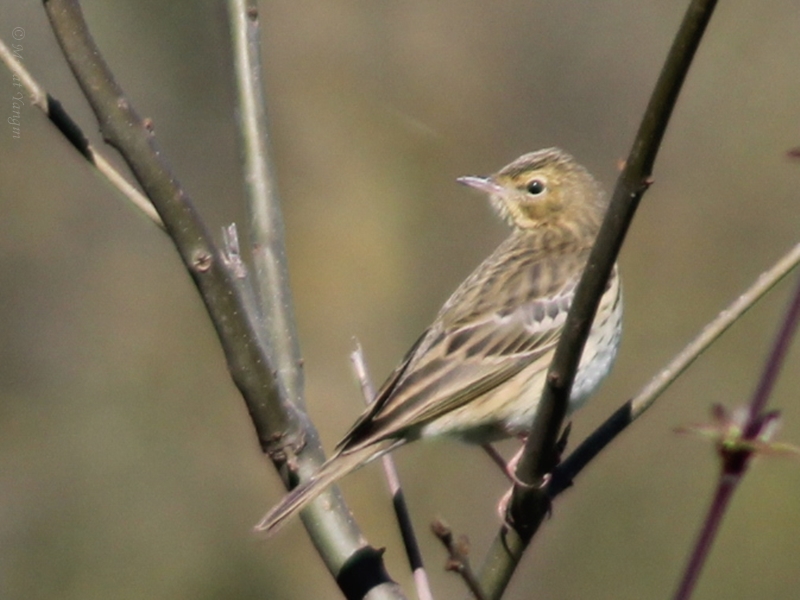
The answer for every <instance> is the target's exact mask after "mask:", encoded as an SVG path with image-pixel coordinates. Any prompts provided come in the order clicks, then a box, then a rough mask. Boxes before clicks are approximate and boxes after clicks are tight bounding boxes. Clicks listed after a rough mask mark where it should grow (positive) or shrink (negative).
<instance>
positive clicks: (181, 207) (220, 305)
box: [45, 0, 402, 598]
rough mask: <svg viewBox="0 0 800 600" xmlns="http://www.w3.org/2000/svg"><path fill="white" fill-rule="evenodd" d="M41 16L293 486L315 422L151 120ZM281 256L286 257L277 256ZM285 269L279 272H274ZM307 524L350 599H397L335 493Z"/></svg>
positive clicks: (95, 56) (64, 28)
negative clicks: (168, 243) (294, 396)
mask: <svg viewBox="0 0 800 600" xmlns="http://www.w3.org/2000/svg"><path fill="white" fill-rule="evenodd" d="M45 9H46V11H47V14H48V17H49V18H50V22H51V25H52V27H53V31H54V32H55V34H56V37H57V38H58V42H59V44H60V45H61V48H62V50H63V52H64V55H65V57H66V59H67V61H68V63H69V65H70V68H71V69H72V71H73V74H74V75H75V78H76V80H77V81H78V83H79V85H80V87H81V89H82V90H83V93H84V95H85V96H86V98H87V99H88V101H89V103H90V105H91V107H92V109H93V111H94V112H95V115H96V116H97V120H98V122H99V123H100V128H101V132H102V134H103V137H104V139H105V140H106V141H107V142H108V143H109V144H110V145H112V146H113V147H115V148H116V149H117V150H119V151H120V153H121V154H122V156H123V158H124V159H125V160H126V162H127V163H128V165H129V167H130V168H131V171H132V172H133V174H134V176H135V177H136V179H137V181H138V182H139V184H140V185H141V186H142V189H143V190H144V191H145V193H146V194H147V196H148V197H149V198H150V200H151V201H152V203H153V205H154V206H155V208H156V210H157V211H158V213H159V215H160V217H161V219H162V220H163V222H164V225H165V228H166V231H167V233H168V234H169V235H170V237H171V239H172V240H173V243H174V244H175V247H176V249H177V250H178V253H179V254H180V256H181V259H182V260H183V262H184V265H185V266H186V268H187V270H188V271H189V273H190V275H191V276H192V279H193V281H194V283H195V285H196V286H197V289H198V291H199V292H200V295H201V297H202V299H203V301H204V303H205V305H206V309H207V310H208V313H209V315H210V317H211V320H212V322H213V324H214V327H215V329H216V331H217V335H218V337H219V339H220V343H221V345H222V348H223V350H224V352H225V356H226V359H227V362H228V367H229V371H230V373H231V376H232V378H233V381H234V383H235V384H236V386H237V387H238V389H239V390H240V392H241V394H242V397H243V398H244V400H245V403H246V405H247V408H248V411H249V413H250V417H251V419H252V421H253V425H254V427H255V430H256V433H257V435H258V440H259V443H260V445H261V448H262V449H263V450H264V452H266V453H267V454H269V456H270V458H271V459H272V460H273V462H274V463H275V465H276V467H277V468H278V470H279V472H280V473H281V476H282V477H283V479H284V483H285V484H286V485H287V487H291V486H294V485H296V483H297V481H298V479H304V478H308V477H310V476H311V474H312V473H314V472H315V471H316V470H317V469H318V468H319V465H321V464H322V462H323V461H324V453H323V451H322V446H321V444H320V441H319V438H318V435H317V432H316V430H315V429H314V427H313V425H312V424H311V423H310V421H309V420H308V418H307V416H306V415H305V414H304V413H303V412H301V411H300V410H298V408H296V406H295V404H294V403H292V402H291V401H290V399H289V398H290V395H289V393H288V391H287V389H286V384H285V382H284V380H283V379H282V378H281V372H280V371H279V369H278V368H277V365H276V364H275V362H274V352H273V349H272V348H271V347H269V346H268V345H267V343H266V336H265V335H262V334H261V332H260V329H259V326H258V322H259V315H258V314H257V311H254V310H252V306H253V305H252V304H248V302H247V296H246V294H244V293H243V292H242V288H241V286H242V285H243V282H242V280H241V279H240V278H238V277H237V275H236V273H235V269H231V268H230V266H229V264H228V261H227V260H226V257H225V256H224V255H223V253H222V252H221V251H220V249H219V248H218V247H217V245H216V244H215V242H214V240H213V238H212V236H211V235H210V234H209V232H208V230H207V227H206V225H205V223H204V222H203V221H202V219H201V218H200V217H199V215H198V214H197V212H196V210H195V208H194V204H193V202H192V200H191V198H190V197H189V195H188V193H187V192H186V190H185V189H184V188H183V187H182V186H181V184H180V183H179V182H178V180H177V178H176V177H175V176H174V174H173V173H172V172H171V171H170V169H169V166H168V165H167V163H166V161H165V160H164V158H163V153H162V152H161V150H160V149H159V147H158V145H157V144H156V141H155V137H154V135H153V131H152V127H151V126H150V123H149V121H148V120H144V119H142V118H140V117H139V115H138V114H137V113H136V111H135V110H134V109H133V107H132V106H131V103H130V101H129V100H128V98H126V97H125V95H124V93H123V91H122V89H121V88H120V87H119V85H118V84H117V83H116V81H115V80H114V77H113V74H112V73H111V71H110V69H109V68H108V66H107V65H106V63H105V61H104V60H103V58H102V55H101V53H100V50H99V49H98V48H97V46H96V44H95V43H94V40H93V39H92V37H91V35H90V33H89V31H88V28H87V26H86V23H85V21H84V19H83V15H82V12H81V10H80V6H79V4H78V2H76V1H75V0H46V2H45ZM274 214H275V213H273V215H274ZM277 226H278V225H276V227H277ZM280 241H281V240H278V242H280ZM276 243H277V242H276ZM277 255H278V256H279V257H282V256H283V254H282V252H279V253H278V254H277ZM283 272H284V271H282V270H280V269H279V270H278V271H277V273H278V274H279V275H280V274H281V273H283ZM283 285H286V284H285V283H284V284H283ZM286 289H288V287H287V288H286ZM286 362H291V359H290V360H289V361H286ZM295 391H296V390H295ZM318 517H322V518H318ZM303 519H304V522H305V524H306V527H307V528H308V529H309V531H310V532H311V536H312V539H313V541H314V543H315V544H316V546H317V548H319V549H320V554H321V555H322V557H323V559H324V560H325V562H326V565H327V567H328V569H329V570H330V571H331V572H332V573H333V574H334V575H335V576H336V579H337V583H338V584H339V586H340V587H341V588H342V590H343V591H344V592H345V595H346V596H348V597H362V596H363V595H365V594H366V593H367V592H369V593H370V595H371V597H375V598H399V597H402V595H401V594H400V592H399V588H397V586H396V585H395V584H394V583H393V582H392V581H391V579H390V578H389V577H388V575H387V574H386V572H385V569H384V567H383V562H382V558H381V552H380V551H378V550H375V549H374V548H371V547H369V546H368V545H366V541H365V540H364V538H363V537H362V536H361V535H360V532H359V531H358V528H357V527H356V525H355V523H354V522H353V521H352V519H351V518H349V513H348V511H347V508H346V507H345V506H344V504H343V501H342V500H341V496H340V495H339V493H338V490H328V491H326V493H325V494H323V495H322V497H321V498H320V499H319V500H318V501H317V502H316V503H314V504H313V505H312V506H310V507H309V508H308V509H307V510H306V511H305V513H304V514H303ZM364 582H367V583H364ZM365 585H368V587H367V589H364V586H365Z"/></svg>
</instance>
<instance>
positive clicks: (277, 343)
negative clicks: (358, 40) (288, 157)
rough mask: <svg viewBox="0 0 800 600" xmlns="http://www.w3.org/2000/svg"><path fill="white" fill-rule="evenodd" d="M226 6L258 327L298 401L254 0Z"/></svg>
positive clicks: (297, 365) (299, 371)
mask: <svg viewBox="0 0 800 600" xmlns="http://www.w3.org/2000/svg"><path fill="white" fill-rule="evenodd" d="M228 12H229V18H230V23H231V38H232V42H233V62H234V73H235V77H236V92H237V101H238V106H239V110H238V117H239V136H240V144H241V155H242V159H243V163H244V167H243V168H244V181H245V189H246V193H247V210H248V216H249V223H248V224H249V228H250V241H251V249H252V253H253V263H254V264H255V269H256V282H257V283H256V292H257V295H258V297H259V304H260V316H261V317H262V319H263V320H262V327H263V329H264V333H265V336H266V339H267V340H269V342H268V343H269V346H270V350H271V354H272V356H273V364H274V365H275V367H276V368H277V374H276V376H277V378H278V379H279V380H281V382H282V385H283V386H284V388H285V389H286V393H287V395H288V397H289V399H290V400H291V401H292V402H294V403H295V404H297V405H298V406H300V407H303V405H304V393H303V368H302V361H301V359H300V345H299V343H298V341H297V331H296V329H295V326H294V322H295V320H294V311H293V308H292V306H293V304H292V295H291V290H290V289H289V269H288V268H287V264H286V246H285V243H284V233H283V217H282V216H281V205H280V199H279V198H278V193H277V186H276V185H275V176H274V169H273V166H272V163H271V159H270V152H269V130H268V127H267V123H268V121H267V110H266V99H265V98H264V83H263V81H262V75H261V74H262V72H263V70H262V65H261V50H260V36H261V27H260V24H259V15H258V7H257V3H256V2H255V0H229V2H228Z"/></svg>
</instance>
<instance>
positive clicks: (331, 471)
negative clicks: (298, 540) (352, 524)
mask: <svg viewBox="0 0 800 600" xmlns="http://www.w3.org/2000/svg"><path fill="white" fill-rule="evenodd" d="M401 443H402V441H401V440H391V439H387V440H382V441H380V442H378V443H373V444H370V445H368V446H363V447H361V448H357V449H355V450H351V451H346V452H343V453H341V454H335V455H334V456H332V457H331V458H330V459H328V460H327V461H326V462H325V464H323V465H322V466H321V467H320V469H319V471H317V472H316V473H315V474H314V475H312V476H311V478H310V479H308V480H307V481H304V482H303V483H301V484H300V485H298V486H297V487H296V488H294V489H293V490H292V491H291V492H289V493H288V494H286V496H284V497H283V500H281V501H280V502H279V503H278V504H277V505H276V506H274V507H273V508H272V509H271V510H270V511H269V512H268V513H267V514H266V515H264V518H263V519H261V520H260V521H259V522H258V523H257V524H256V525H255V527H254V528H253V529H254V530H255V531H257V532H264V533H267V534H268V535H269V534H272V533H274V532H275V531H277V530H278V529H279V528H280V527H281V526H282V525H283V524H284V523H285V522H286V521H287V520H288V519H290V518H291V517H293V516H294V515H295V514H297V513H298V512H299V511H301V510H303V509H304V508H305V507H306V506H308V504H310V503H311V502H312V501H314V500H315V499H316V498H317V496H319V495H320V494H321V493H322V492H324V491H325V490H326V489H327V488H328V486H330V485H332V484H334V483H335V482H336V481H338V480H339V479H340V478H342V477H344V476H345V475H347V474H348V473H350V472H352V471H355V470H356V469H357V468H359V467H360V466H362V465H365V464H366V463H368V462H370V461H371V460H373V459H375V458H377V457H378V456H381V455H382V454H385V453H386V452H388V451H390V450H392V449H393V448H395V447H396V446H398V445H399V444H401Z"/></svg>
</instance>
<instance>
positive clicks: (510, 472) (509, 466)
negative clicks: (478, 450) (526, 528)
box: [483, 422, 572, 526]
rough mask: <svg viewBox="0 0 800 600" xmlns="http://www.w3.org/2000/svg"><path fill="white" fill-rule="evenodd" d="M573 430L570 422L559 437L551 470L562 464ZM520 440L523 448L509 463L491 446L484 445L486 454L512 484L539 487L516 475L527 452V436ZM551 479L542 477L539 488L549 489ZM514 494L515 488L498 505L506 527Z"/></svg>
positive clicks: (546, 476)
mask: <svg viewBox="0 0 800 600" xmlns="http://www.w3.org/2000/svg"><path fill="white" fill-rule="evenodd" d="M571 430H572V423H571V422H570V423H567V426H566V427H564V431H562V432H561V435H560V436H559V438H558V441H557V442H556V448H555V450H556V452H555V456H554V463H553V465H552V466H551V468H550V470H552V469H554V468H555V467H556V466H557V465H558V463H559V462H561V455H562V454H563V453H564V450H565V449H566V447H567V442H568V441H569V434H570V431H571ZM519 438H520V440H522V447H521V448H520V449H519V450H518V451H517V453H516V454H515V455H514V456H513V457H511V460H509V461H508V462H505V461H504V460H503V457H502V456H500V454H499V453H498V452H497V450H495V449H494V447H493V446H491V445H490V444H484V445H483V449H484V450H486V453H487V454H488V455H489V456H490V457H491V458H492V460H494V461H495V462H496V463H497V464H498V465H500V468H501V469H502V470H503V472H504V473H505V474H506V477H508V478H509V479H510V480H511V482H512V483H514V484H516V485H520V486H522V487H526V488H532V487H537V486H536V485H535V484H529V483H525V482H523V481H520V479H519V478H518V477H517V475H516V470H517V464H518V463H519V461H520V459H521V458H522V453H523V452H524V451H525V441H526V440H527V436H524V435H522V436H519ZM551 477H552V476H551V475H550V473H549V472H548V473H546V474H545V475H544V477H542V481H541V483H539V484H538V487H540V488H544V487H547V485H548V484H549V483H550V479H551ZM513 492H514V488H513V487H512V488H510V489H509V490H508V491H507V492H506V493H505V494H503V497H502V498H500V502H498V503H497V514H498V515H499V516H500V520H501V521H503V522H504V523H505V524H506V526H510V524H509V523H508V522H507V521H506V511H507V510H508V503H509V502H510V501H511V494H512V493H513ZM550 512H551V508H550V507H548V509H547V513H548V515H549V514H550Z"/></svg>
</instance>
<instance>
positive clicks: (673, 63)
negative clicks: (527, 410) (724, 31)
mask: <svg viewBox="0 0 800 600" xmlns="http://www.w3.org/2000/svg"><path fill="white" fill-rule="evenodd" d="M715 5H716V0H692V2H691V3H690V5H689V8H688V9H687V12H686V15H685V17H684V19H683V22H682V23H681V26H680V29H679V30H678V33H677V34H676V36H675V40H674V42H673V45H672V48H671V49H670V52H669V55H668V56H667V59H666V61H665V64H664V68H663V69H662V71H661V74H660V76H659V79H658V81H657V83H656V86H655V89H654V91H653V94H652V96H651V98H650V102H649V104H648V107H647V109H646V111H645V114H644V117H643V119H642V123H641V125H640V127H639V131H638V133H637V135H636V139H635V140H634V143H633V147H632V149H631V152H630V154H629V156H628V160H627V161H626V163H625V168H624V169H623V171H622V174H621V175H620V177H619V179H618V180H617V185H616V188H615V190H614V194H613V196H612V199H611V203H610V206H609V210H608V214H607V215H606V218H605V219H604V221H603V225H602V227H601V229H600V232H599V234H598V237H597V242H596V243H595V246H594V248H593V249H592V252H591V255H590V256H589V260H588V263H587V266H586V270H585V272H584V274H583V276H582V277H581V281H580V283H579V285H578V287H577V289H576V292H575V299H574V301H573V303H572V307H571V309H570V311H569V315H568V316H567V320H566V323H565V325H564V329H563V332H562V335H561V339H560V340H559V343H558V346H557V348H556V352H555V356H554V358H553V362H552V363H551V365H550V369H549V371H548V375H547V379H546V382H545V389H544V393H543V395H542V399H541V401H540V403H539V408H538V409H537V411H536V415H535V416H534V420H533V423H532V426H531V431H530V436H529V437H528V440H527V442H526V446H525V452H524V454H523V456H522V459H521V460H520V462H519V465H518V467H517V471H516V475H517V478H518V479H519V480H520V481H522V482H526V483H528V484H531V485H530V486H520V485H516V486H514V492H513V495H512V500H511V502H510V503H509V504H510V505H509V518H508V519H507V520H508V522H510V523H513V529H510V530H509V529H506V528H503V529H501V531H500V532H499V534H498V535H497V537H496V538H495V542H494V544H493V546H492V549H491V550H490V552H489V557H488V558H487V560H486V562H485V563H484V567H483V569H482V570H481V583H482V588H483V589H484V591H485V592H486V594H487V596H488V597H489V598H499V597H500V596H501V595H502V593H503V591H504V590H505V588H506V586H507V585H508V582H509V581H510V579H511V576H512V574H513V572H514V570H515V568H516V565H517V564H518V563H519V560H520V558H521V557H522V553H523V552H524V550H525V548H526V547H527V546H528V543H529V542H530V540H531V538H532V536H533V534H534V533H535V532H536V530H537V529H538V527H539V525H540V524H541V522H542V520H543V519H544V518H545V516H546V514H547V512H548V509H549V498H548V496H547V493H546V490H545V489H543V486H542V485H541V484H542V482H543V481H544V479H545V476H546V475H547V473H548V472H549V471H550V470H551V469H552V468H553V465H554V464H555V462H556V458H557V457H556V456H555V453H556V443H557V440H558V436H559V432H560V430H561V424H562V422H563V420H564V416H565V415H566V410H567V405H568V400H569V394H570V390H571V388H572V382H573V380H574V379H575V373H576V371H577V366H578V361H579V359H580V356H581V353H582V351H583V346H584V344H585V342H586V339H587V337H588V335H589V330H590V328H591V324H592V320H593V318H594V314H595V312H596V311H597V306H598V304H599V301H600V297H601V295H602V293H603V291H604V288H605V285H606V282H607V280H608V277H609V275H610V273H611V270H612V268H613V266H614V263H615V262H616V258H617V254H618V253H619V249H620V247H621V246H622V242H623V239H624V237H625V234H626V232H627V229H628V227H629V225H630V223H631V221H632V219H633V216H634V213H635V211H636V208H637V207H638V204H639V201H640V199H641V197H642V195H643V194H644V192H645V190H646V189H647V187H648V186H649V184H650V175H651V172H652V167H653V164H654V162H655V157H656V154H657V152H658V148H659V146H660V143H661V139H662V138H663V135H664V132H665V130H666V126H667V123H668V121H669V117H670V115H671V114H672V109H673V108H674V106H675V102H676V100H677V97H678V94H679V92H680V89H681V86H682V84H683V81H684V80H685V78H686V74H687V72H688V70H689V66H690V65H691V62H692V59H693V57H694V54H695V52H696V50H697V48H698V46H699V44H700V40H701V39H702V36H703V33H704V31H705V28H706V25H707V24H708V22H709V20H710V18H711V14H712V12H713V9H714V7H715Z"/></svg>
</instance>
